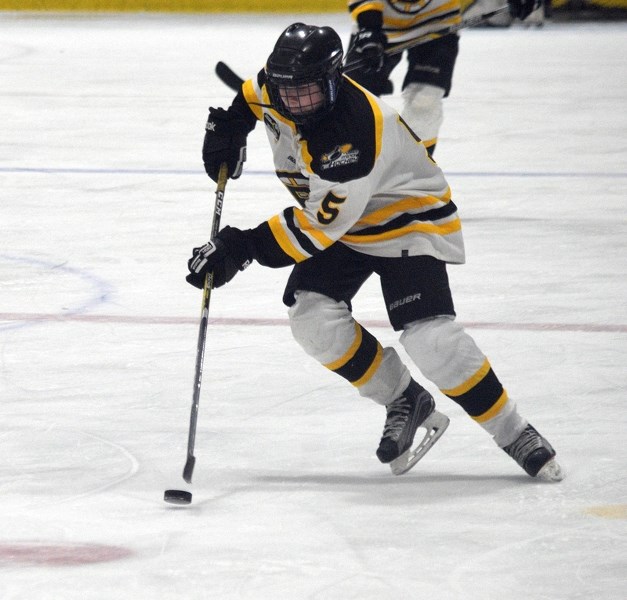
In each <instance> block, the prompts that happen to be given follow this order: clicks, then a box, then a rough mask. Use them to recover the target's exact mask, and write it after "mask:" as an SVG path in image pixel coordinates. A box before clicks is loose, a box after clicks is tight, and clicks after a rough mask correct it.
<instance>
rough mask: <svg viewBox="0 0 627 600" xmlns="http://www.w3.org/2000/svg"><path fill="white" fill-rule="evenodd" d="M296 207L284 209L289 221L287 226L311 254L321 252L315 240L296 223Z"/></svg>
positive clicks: (286, 219) (302, 246) (300, 244)
mask: <svg viewBox="0 0 627 600" xmlns="http://www.w3.org/2000/svg"><path fill="white" fill-rule="evenodd" d="M294 210H295V209H294V208H293V207H290V208H286V209H285V210H284V211H283V215H284V216H285V222H286V223H287V228H288V229H289V230H290V233H291V234H292V235H293V236H294V237H295V238H296V241H297V242H298V245H299V246H300V247H301V248H302V249H303V250H304V251H305V252H306V253H307V254H309V255H310V256H313V255H314V254H318V252H321V250H320V248H318V247H316V246H315V245H314V244H313V242H312V241H311V240H310V239H309V237H308V236H307V234H305V233H303V231H302V230H301V229H300V227H299V226H298V225H297V224H296V221H295V219H294Z"/></svg>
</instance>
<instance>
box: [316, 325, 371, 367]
mask: <svg viewBox="0 0 627 600" xmlns="http://www.w3.org/2000/svg"><path fill="white" fill-rule="evenodd" d="M362 338H363V336H362V333H361V326H360V325H359V323H357V321H355V340H354V341H353V343H352V344H351V345H350V348H349V349H348V350H347V351H346V352H345V353H344V356H341V357H340V358H338V359H337V360H334V361H333V362H330V363H327V364H326V365H324V366H325V367H326V368H327V369H329V370H331V371H335V370H336V369H339V368H340V367H343V366H344V365H345V364H346V363H347V362H348V361H349V360H351V358H353V357H354V356H355V352H357V348H359V346H360V345H361V340H362Z"/></svg>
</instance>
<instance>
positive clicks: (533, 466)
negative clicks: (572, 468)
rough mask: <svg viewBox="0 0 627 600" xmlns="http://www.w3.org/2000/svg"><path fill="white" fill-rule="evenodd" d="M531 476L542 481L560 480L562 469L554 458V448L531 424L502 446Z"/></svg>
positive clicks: (562, 476)
mask: <svg viewBox="0 0 627 600" xmlns="http://www.w3.org/2000/svg"><path fill="white" fill-rule="evenodd" d="M503 450H505V452H506V453H507V454H509V455H510V456H511V457H512V458H513V459H514V460H515V461H516V462H517V463H518V464H519V465H520V466H521V467H522V468H523V469H524V470H525V471H526V472H527V474H528V475H531V477H536V478H538V479H543V480H544V481H561V480H562V479H563V478H564V475H563V473H562V469H561V467H560V466H559V464H558V463H557V461H556V460H555V450H553V447H552V446H551V444H549V442H547V441H546V440H545V439H544V438H543V437H542V436H541V435H540V434H539V433H538V432H537V431H536V430H535V428H534V427H533V426H532V425H527V427H526V428H525V429H524V430H523V432H522V433H521V434H520V435H519V436H518V438H517V439H516V440H515V441H514V442H512V443H511V444H510V445H509V446H505V447H504V448H503Z"/></svg>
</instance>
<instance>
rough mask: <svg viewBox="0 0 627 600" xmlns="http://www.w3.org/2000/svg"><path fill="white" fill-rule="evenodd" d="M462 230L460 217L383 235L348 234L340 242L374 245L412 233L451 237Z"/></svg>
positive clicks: (416, 225)
mask: <svg viewBox="0 0 627 600" xmlns="http://www.w3.org/2000/svg"><path fill="white" fill-rule="evenodd" d="M461 228H462V224H461V221H460V220H459V217H455V219H454V220H452V221H449V222H448V223H442V224H440V225H436V224H435V223H412V224H411V225H406V226H405V227H400V228H399V229H394V230H392V231H384V232H382V233H373V234H369V235H358V234H357V235H355V234H346V235H343V236H342V237H341V238H340V241H342V242H349V243H351V244H373V243H375V242H384V241H387V240H393V239H395V238H399V237H402V236H404V235H408V234H410V233H425V234H428V235H449V234H451V233H455V232H456V231H459V230H460V229H461Z"/></svg>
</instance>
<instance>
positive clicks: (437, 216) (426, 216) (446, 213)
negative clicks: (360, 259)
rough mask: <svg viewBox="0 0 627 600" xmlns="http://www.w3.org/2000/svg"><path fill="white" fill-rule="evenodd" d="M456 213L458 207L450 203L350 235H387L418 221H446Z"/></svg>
mask: <svg viewBox="0 0 627 600" xmlns="http://www.w3.org/2000/svg"><path fill="white" fill-rule="evenodd" d="M456 212H457V206H455V203H454V202H453V201H450V202H449V203H448V204H447V205H446V206H442V207H440V208H432V209H431V210H427V211H425V212H423V213H418V214H414V213H403V214H402V215H399V216H398V217H396V218H395V219H392V220H390V221H388V222H387V223H383V224H382V225H373V226H372V227H366V228H364V229H360V230H359V231H351V232H350V235H355V236H359V235H380V234H382V233H387V232H388V231H395V230H396V229H402V228H403V227H406V226H407V225H411V224H412V223H415V222H416V221H420V222H425V221H431V222H435V221H439V220H441V219H446V218H447V217H450V216H452V215H454V214H455V213H456Z"/></svg>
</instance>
